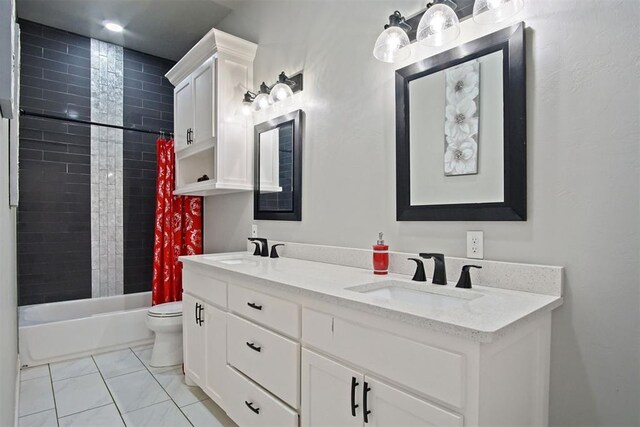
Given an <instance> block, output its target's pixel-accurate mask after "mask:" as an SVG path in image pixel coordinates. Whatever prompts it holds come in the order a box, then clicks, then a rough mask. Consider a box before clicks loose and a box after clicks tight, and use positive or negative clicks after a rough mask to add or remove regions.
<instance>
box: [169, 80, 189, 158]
mask: <svg viewBox="0 0 640 427" xmlns="http://www.w3.org/2000/svg"><path fill="white" fill-rule="evenodd" d="M173 102H174V106H173V109H174V118H175V124H174V135H175V143H174V145H175V147H176V148H178V149H179V148H183V147H186V146H187V132H189V131H190V130H191V129H193V85H192V82H191V77H187V78H186V79H185V80H184V81H183V82H182V83H180V84H179V85H178V86H176V87H175V89H174V90H173Z"/></svg>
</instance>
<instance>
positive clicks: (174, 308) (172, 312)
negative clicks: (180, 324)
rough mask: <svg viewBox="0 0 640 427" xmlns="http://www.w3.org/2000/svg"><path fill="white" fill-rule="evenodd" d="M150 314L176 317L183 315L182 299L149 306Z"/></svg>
mask: <svg viewBox="0 0 640 427" xmlns="http://www.w3.org/2000/svg"><path fill="white" fill-rule="evenodd" d="M149 316H153V317H175V316H182V301H176V302H166V303H164V304H158V305H154V306H152V307H150V308H149Z"/></svg>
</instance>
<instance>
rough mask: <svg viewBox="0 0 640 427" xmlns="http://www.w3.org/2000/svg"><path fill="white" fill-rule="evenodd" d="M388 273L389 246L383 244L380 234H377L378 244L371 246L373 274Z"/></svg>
mask: <svg viewBox="0 0 640 427" xmlns="http://www.w3.org/2000/svg"><path fill="white" fill-rule="evenodd" d="M388 272H389V245H385V244H384V240H383V239H382V232H380V233H378V242H377V243H376V244H375V245H373V274H380V275H382V274H387V273H388Z"/></svg>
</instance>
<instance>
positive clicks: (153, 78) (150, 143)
mask: <svg viewBox="0 0 640 427" xmlns="http://www.w3.org/2000/svg"><path fill="white" fill-rule="evenodd" d="M174 64H175V63H174V62H172V61H168V60H165V59H162V58H158V57H155V56H150V55H145V54H143V53H140V52H136V51H132V50H128V49H125V50H124V126H132V127H141V128H145V129H153V130H157V129H163V130H165V131H167V135H168V132H171V131H173V86H172V85H171V83H169V81H168V80H167V79H166V78H165V77H164V75H165V74H166V72H167V71H169V69H170V68H171V67H173V65H174ZM156 139H157V137H156V136H155V135H149V134H143V133H138V132H124V139H123V140H124V153H123V185H124V189H123V190H124V192H123V194H124V205H123V215H124V292H125V293H133V292H142V291H150V290H151V274H152V273H151V271H152V265H153V236H154V232H153V230H154V218H155V191H156Z"/></svg>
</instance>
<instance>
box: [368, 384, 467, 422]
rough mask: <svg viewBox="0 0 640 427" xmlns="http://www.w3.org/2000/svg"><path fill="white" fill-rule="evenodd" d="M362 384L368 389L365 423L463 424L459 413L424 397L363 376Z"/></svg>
mask: <svg viewBox="0 0 640 427" xmlns="http://www.w3.org/2000/svg"><path fill="white" fill-rule="evenodd" d="M364 381H365V382H364V384H365V385H366V386H367V387H368V388H369V391H368V392H367V393H366V398H364V399H366V406H367V410H368V411H371V413H369V414H368V416H367V418H368V420H367V421H368V424H369V425H371V426H377V427H383V426H385V427H386V426H394V427H414V426H415V427H418V426H438V427H445V426H459V427H462V425H463V419H462V416H461V415H458V414H455V413H453V412H449V411H446V410H444V409H442V408H439V407H437V406H435V405H433V404H431V403H429V402H427V401H425V400H422V399H419V398H417V397H415V396H412V395H410V394H408V393H405V392H403V391H400V390H398V389H396V388H394V387H391V386H388V385H386V384H384V383H382V382H380V381H377V380H375V379H373V378H370V377H365V379H364Z"/></svg>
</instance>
